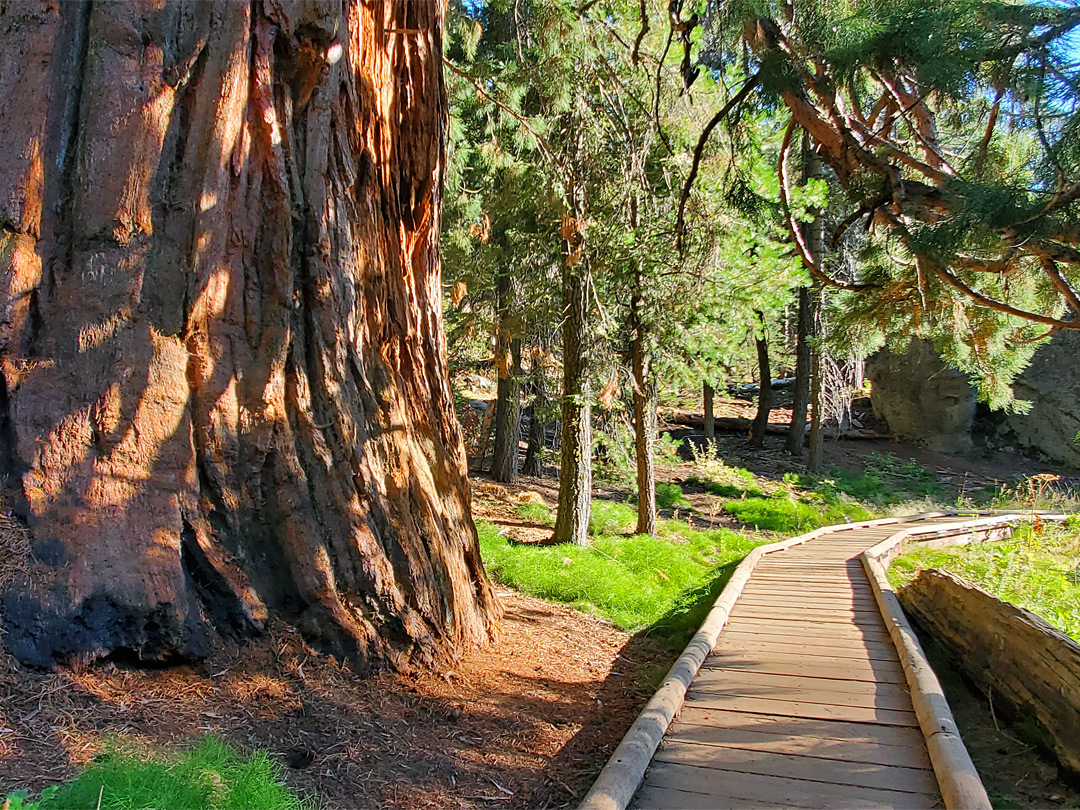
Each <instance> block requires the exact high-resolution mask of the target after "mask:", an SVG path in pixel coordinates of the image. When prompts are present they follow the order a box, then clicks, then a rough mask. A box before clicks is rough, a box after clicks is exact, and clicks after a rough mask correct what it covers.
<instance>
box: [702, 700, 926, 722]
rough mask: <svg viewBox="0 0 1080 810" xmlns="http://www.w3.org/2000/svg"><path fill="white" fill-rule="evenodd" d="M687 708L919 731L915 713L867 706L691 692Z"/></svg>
mask: <svg viewBox="0 0 1080 810" xmlns="http://www.w3.org/2000/svg"><path fill="white" fill-rule="evenodd" d="M686 702H687V704H688V705H693V706H695V707H697V708H701V709H730V710H732V711H746V712H753V713H754V714H774V715H778V716H780V717H813V718H817V719H818V720H842V721H843V722H845V723H879V724H880V725H883V726H905V727H908V728H918V725H919V723H918V721H917V720H916V719H915V712H914V711H901V710H897V709H875V708H868V707H866V706H837V705H834V704H831V703H814V702H811V701H806V700H788V699H783V698H771V697H766V696H752V695H714V694H708V693H703V692H693V693H692V694H691V695H689V696H688V697H687V701H686Z"/></svg>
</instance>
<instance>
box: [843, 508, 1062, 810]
mask: <svg viewBox="0 0 1080 810" xmlns="http://www.w3.org/2000/svg"><path fill="white" fill-rule="evenodd" d="M1029 517H1030V515H1028V514H1020V513H1010V514H996V515H991V516H989V517H983V518H977V519H975V520H971V521H967V522H964V523H956V524H951V525H945V526H942V525H940V524H939V525H931V526H927V527H911V528H906V529H901V530H900V531H898V532H896V533H894V534H892V535H890V536H889V537H887V538H886V539H885V540H882V541H881V542H880V543H878V544H877V545H875V546H873V547H872V548H870V549H867V550H866V551H865V552H863V554H862V562H863V567H864V568H865V569H866V574H867V577H868V578H869V580H870V587H871V588H872V589H873V591H874V598H875V600H876V601H877V603H878V608H879V609H880V611H881V614H882V617H883V618H884V619H885V625H886V627H887V628H888V631H889V636H890V637H891V638H892V640H893V644H894V645H895V646H896V650H897V654H898V655H899V657H900V663H901V666H902V667H903V669H904V677H905V678H906V679H907V682H908V686H909V688H910V689H911V701H912V704H913V705H914V707H915V716H916V717H917V719H918V721H919V727H920V728H921V729H922V732H923V736H924V738H925V739H926V749H927V752H928V753H929V755H930V764H931V765H932V766H933V768H934V774H935V776H937V779H938V785H939V786H940V788H941V795H942V799H943V800H944V801H945V807H946V808H948V810H954V808H964V809H965V810H968V809H969V808H970V810H992V806H991V804H990V799H989V797H988V796H987V795H986V788H985V787H983V783H982V779H981V778H980V777H979V773H978V771H977V770H976V769H975V764H974V763H973V762H972V761H971V755H970V754H969V753H968V750H967V747H966V746H965V745H964V741H963V740H962V739H961V737H960V731H959V729H958V728H957V727H956V721H955V719H954V718H953V715H952V710H951V709H950V708H949V703H948V701H947V700H946V699H945V693H944V692H943V691H942V688H941V683H940V682H939V681H938V678H937V675H935V674H934V670H933V668H931V666H930V663H929V661H927V659H926V653H925V652H924V651H923V648H922V645H921V644H920V643H919V639H918V638H917V637H916V636H915V632H914V631H913V630H912V628H911V624H910V623H909V622H908V619H907V617H906V616H905V615H904V611H903V609H902V608H901V606H900V602H899V600H898V599H897V597H896V593H895V592H894V591H893V589H892V586H890V585H889V581H888V579H887V578H886V575H885V569H886V567H887V566H888V565H889V563H891V562H892V561H893V560H894V559H895V558H896V557H897V555H899V554H900V553H901V552H902V551H903V548H904V545H905V544H906V543H907V542H908V540H910V539H911V538H912V537H919V536H923V535H936V536H937V537H936V538H935V539H941V540H946V541H951V543H949V544H953V545H955V544H956V543H962V542H964V541H965V540H978V539H980V536H981V537H982V538H983V539H985V538H987V537H990V538H995V539H996V538H997V537H998V536H1000V535H1001V532H1003V531H1004V532H1007V533H1010V534H1011V532H1012V529H1013V527H1014V526H1015V525H1016V524H1017V523H1020V522H1022V521H1024V520H1026V519H1029ZM1039 517H1040V518H1042V519H1043V520H1063V519H1064V518H1065V517H1066V516H1065V515H1057V514H1042V513H1040V514H1039Z"/></svg>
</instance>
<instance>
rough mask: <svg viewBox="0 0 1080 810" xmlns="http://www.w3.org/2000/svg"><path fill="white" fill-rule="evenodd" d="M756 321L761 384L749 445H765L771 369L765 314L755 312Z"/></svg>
mask: <svg viewBox="0 0 1080 810" xmlns="http://www.w3.org/2000/svg"><path fill="white" fill-rule="evenodd" d="M756 315H757V319H758V322H759V323H760V324H761V337H759V338H755V339H754V343H755V345H756V346H757V358H758V377H760V379H761V384H760V385H759V386H758V404H757V414H756V415H755V416H754V422H753V424H752V425H751V426H750V446H751V447H764V446H765V430H766V429H767V428H768V427H769V414H770V413H771V412H772V401H773V392H772V369H771V368H770V366H769V338H768V335H767V334H766V331H765V315H764V314H763V313H761V312H760V311H759V312H757V313H756Z"/></svg>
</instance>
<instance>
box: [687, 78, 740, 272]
mask: <svg viewBox="0 0 1080 810" xmlns="http://www.w3.org/2000/svg"><path fill="white" fill-rule="evenodd" d="M760 81H761V71H758V72H757V73H755V74H754V75H753V76H751V77H750V78H748V79H747V80H746V81H745V82H743V86H742V87H741V88H740V89H739V92H737V93H736V94H735V95H734V96H732V97H731V98H730V99H728V102H727V104H725V105H724V106H723V107H721V108H720V110H719V112H717V113H716V115H714V116H713V117H712V119H711V120H710V121H709V123H708V124H706V125H705V129H703V130H702V131H701V137H699V138H698V142H697V146H696V147H694V161H693V163H691V164H690V174H689V175H688V176H687V178H686V182H685V183H684V184H683V188H682V193H681V194H680V195H679V214H678V216H677V217H676V219H675V234H676V236H675V240H676V245H677V247H678V250H679V252H680V253H681V252H682V247H683V236H684V235H685V233H686V202H687V200H689V199H690V192H691V190H692V189H693V188H694V180H696V179H697V174H698V169H699V168H700V167H701V158H702V156H703V155H704V154H705V145H706V144H707V143H708V142H709V136H710V135H712V131H713V130H714V129H716V126H717V125H718V124H719V123H720V122H721V121H723V120H724V119H725V118H726V117H727V116H728V114H729V113H730V112H731V111H732V110H733V109H735V107H737V106H738V105H739V104H741V103H742V102H743V101H744V100H745V99H746V97H747V96H749V95H750V92H751V91H752V90H753V89H754V88H755V87H757V86H758V84H759V83H760Z"/></svg>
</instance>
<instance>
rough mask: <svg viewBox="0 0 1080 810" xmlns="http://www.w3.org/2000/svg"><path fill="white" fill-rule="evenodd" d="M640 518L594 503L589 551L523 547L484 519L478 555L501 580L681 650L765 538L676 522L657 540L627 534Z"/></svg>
mask: <svg viewBox="0 0 1080 810" xmlns="http://www.w3.org/2000/svg"><path fill="white" fill-rule="evenodd" d="M634 517H635V515H634V510H633V508H632V507H630V506H629V505H627V504H621V503H615V502H612V501H602V500H597V501H595V502H594V503H593V514H592V521H591V523H590V527H591V529H592V531H593V538H592V544H591V545H589V546H575V545H556V546H532V545H519V544H516V543H512V542H510V541H509V540H507V538H505V537H502V536H500V534H499V530H498V527H497V526H495V525H493V524H490V523H485V522H483V521H481V522H478V523H477V529H478V531H479V534H480V551H481V554H482V556H483V558H484V563H485V565H486V566H487V570H488V573H489V574H490V575H491V576H492V577H494V578H495V579H496V580H497V581H499V582H502V583H504V584H506V585H509V586H510V587H513V588H516V589H518V590H520V591H523V592H524V593H527V594H529V595H531V596H536V597H539V598H541V599H548V600H551V601H553V602H561V603H563V604H567V605H571V606H572V607H575V608H577V609H578V610H581V611H584V612H586V613H591V614H593V615H596V616H601V617H603V618H605V619H609V620H610V621H612V622H614V623H615V624H616V625H618V626H619V627H621V628H623V629H624V630H627V631H630V632H636V631H642V630H644V631H647V632H648V633H649V634H651V635H655V636H657V637H661V638H664V639H666V640H668V641H669V642H670V643H671V644H672V646H675V647H679V646H682V645H683V644H685V643H686V641H687V640H689V637H690V636H691V635H692V634H693V632H694V631H695V630H696V629H697V627H698V626H699V625H700V624H701V621H702V620H703V618H704V614H705V612H706V611H707V610H708V607H709V606H710V605H711V604H712V601H713V600H715V595H716V594H718V593H719V589H720V588H721V587H722V585H723V583H724V582H726V581H727V577H728V576H729V575H730V573H731V571H732V570H733V569H734V567H735V565H736V564H737V563H738V562H739V561H740V560H741V559H742V558H743V557H745V556H746V554H747V553H748V552H749V551H750V550H751V549H752V548H753V547H754V546H756V545H758V544H759V543H760V542H762V541H761V540H760V539H758V538H756V537H753V536H748V535H743V534H737V533H736V532H732V531H728V530H726V529H715V530H699V529H692V528H690V527H689V526H688V525H687V524H686V523H684V522H682V521H676V520H665V521H661V522H660V529H659V531H658V536H656V537H648V536H644V535H628V534H626V532H628V531H630V530H632V528H633V525H634Z"/></svg>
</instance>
